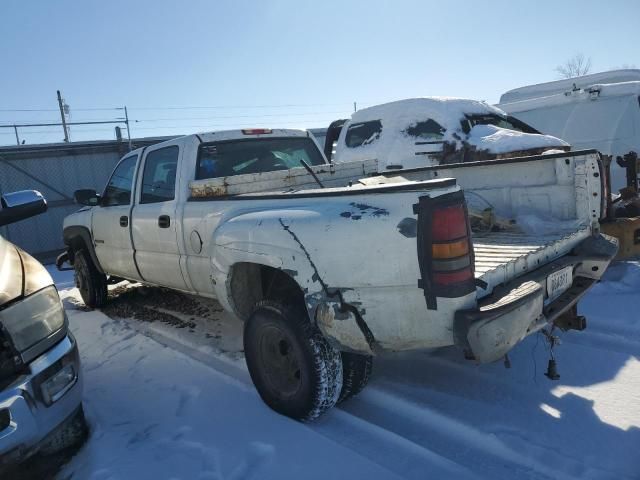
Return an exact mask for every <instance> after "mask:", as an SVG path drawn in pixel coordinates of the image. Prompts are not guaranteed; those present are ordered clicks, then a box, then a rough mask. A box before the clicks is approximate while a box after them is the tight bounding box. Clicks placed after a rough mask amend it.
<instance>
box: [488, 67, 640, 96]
mask: <svg viewBox="0 0 640 480" xmlns="http://www.w3.org/2000/svg"><path fill="white" fill-rule="evenodd" d="M637 81H640V70H639V69H625V70H612V71H609V72H600V73H592V74H590V75H583V76H581V77H575V78H567V79H564V80H556V81H553V82H545V83H538V84H535V85H527V86H524V87H519V88H514V89H512V90H509V91H508V92H505V93H503V94H502V96H501V97H500V103H501V104H503V103H512V102H519V101H522V100H527V99H530V98H539V97H547V96H550V95H554V94H558V93H564V92H567V91H570V90H572V89H574V88H576V89H581V88H582V89H586V88H588V87H590V86H593V85H596V84H603V83H626V82H637Z"/></svg>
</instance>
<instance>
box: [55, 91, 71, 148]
mask: <svg viewBox="0 0 640 480" xmlns="http://www.w3.org/2000/svg"><path fill="white" fill-rule="evenodd" d="M57 92H58V106H59V107H60V117H61V118H62V128H63V130H64V141H65V142H69V132H68V131H67V120H66V119H65V118H64V107H63V106H62V95H60V90H58V91H57Z"/></svg>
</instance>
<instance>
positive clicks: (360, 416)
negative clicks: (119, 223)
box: [54, 262, 640, 480]
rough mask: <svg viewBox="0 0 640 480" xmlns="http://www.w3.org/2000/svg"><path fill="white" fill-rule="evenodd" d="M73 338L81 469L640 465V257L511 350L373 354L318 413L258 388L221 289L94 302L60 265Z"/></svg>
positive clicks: (123, 474) (100, 474)
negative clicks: (486, 361)
mask: <svg viewBox="0 0 640 480" xmlns="http://www.w3.org/2000/svg"><path fill="white" fill-rule="evenodd" d="M54 275H55V277H56V282H57V284H58V286H59V288H60V290H61V295H62V296H63V298H64V302H65V306H66V308H67V312H68V316H69V321H70V324H71V329H72V331H73V332H74V334H75V335H76V337H77V339H78V343H79V347H80V352H81V357H82V362H83V370H84V379H85V391H84V407H85V411H86V414H87V418H88V421H89V423H90V427H91V435H90V438H89V440H88V442H87V443H86V444H85V446H84V447H82V449H81V450H80V451H79V452H78V453H77V454H76V455H75V456H74V457H73V458H72V460H71V461H70V462H69V463H68V464H67V465H66V466H65V467H64V468H63V469H62V470H61V472H59V474H58V478H61V479H67V478H74V479H75V478H77V479H96V480H99V479H100V480H101V479H105V480H106V479H129V478H138V479H141V478H153V479H160V478H167V479H236V478H260V479H262V478H278V479H285V478H322V479H326V478H491V479H512V478H549V479H551V478H553V479H569V478H582V479H600V478H605V479H607V478H611V479H614V478H615V479H622V478H640V459H639V457H638V446H639V445H640V361H639V358H640V317H638V315H637V308H638V303H639V301H640V263H637V262H625V263H618V264H614V265H612V266H611V267H610V269H609V271H608V272H607V274H606V277H605V280H604V281H603V282H601V283H600V284H599V285H596V286H595V287H594V288H593V289H592V290H591V291H590V292H589V294H588V296H587V297H586V298H585V300H583V302H582V304H581V312H580V313H582V314H583V315H586V316H587V321H588V328H587V330H585V331H584V332H568V333H559V334H558V335H559V337H560V339H561V342H562V343H561V344H560V345H559V346H557V347H556V349H555V356H556V359H557V361H558V371H559V373H560V375H561V378H560V380H559V381H556V382H552V381H550V380H548V379H547V378H546V377H545V376H544V375H543V374H544V372H545V370H546V368H547V361H548V359H549V351H548V346H547V343H546V342H545V340H544V338H543V337H542V335H541V334H538V335H534V336H532V337H530V338H528V339H527V340H525V341H524V342H523V343H522V344H521V345H519V346H518V347H516V349H515V350H514V351H513V352H512V354H511V355H510V359H511V368H509V369H507V368H505V366H504V365H503V364H502V363H496V364H491V365H483V366H476V365H474V364H472V363H470V362H468V361H465V360H464V359H463V356H462V354H461V352H460V351H459V350H457V349H455V348H448V349H440V350H434V351H429V352H419V353H410V354H407V353H404V354H396V355H388V356H385V357H382V358H376V360H375V363H374V373H373V378H372V380H371V383H370V384H369V386H368V387H367V388H366V389H365V390H364V392H363V393H362V394H361V395H359V396H358V397H356V398H354V399H352V400H350V401H348V402H346V403H345V404H343V405H341V406H340V408H336V409H333V410H332V411H330V412H329V413H328V414H327V415H325V416H324V417H322V418H320V419H319V420H318V421H316V422H315V423H312V424H302V423H298V422H295V421H293V420H290V419H288V418H285V417H282V416H280V415H278V414H276V413H274V412H273V411H271V410H270V409H269V408H267V407H266V406H265V405H264V404H263V403H262V401H261V400H260V398H259V396H258V394H257V393H256V391H255V390H254V388H253V386H252V384H251V381H250V379H249V375H248V373H247V371H246V367H245V364H244V358H243V354H242V341H241V332H242V326H241V325H240V323H239V322H238V321H236V320H234V319H233V318H231V317H230V316H228V315H227V314H226V313H224V312H222V310H221V309H220V307H219V306H218V305H217V304H215V303H214V302H201V301H199V300H196V299H194V298H192V297H188V296H183V295H180V294H175V293H170V292H166V291H164V290H156V289H149V288H142V287H138V286H130V287H123V286H120V287H116V289H115V290H112V292H111V295H112V297H113V301H112V304H111V305H110V306H109V307H107V308H106V309H105V310H104V311H102V312H101V311H87V310H86V309H85V308H84V306H83V305H82V303H81V301H80V300H79V296H78V293H77V291H76V290H75V289H73V284H72V278H71V276H70V275H67V274H60V273H57V272H56V273H55V274H54Z"/></svg>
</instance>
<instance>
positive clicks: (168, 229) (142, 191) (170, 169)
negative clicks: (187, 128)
mask: <svg viewBox="0 0 640 480" xmlns="http://www.w3.org/2000/svg"><path fill="white" fill-rule="evenodd" d="M179 155H180V147H178V145H171V146H168V147H160V148H152V147H151V148H148V149H147V150H146V154H145V155H144V158H143V160H142V162H143V163H142V168H140V172H141V174H140V175H138V177H139V178H138V181H137V183H138V188H137V190H136V191H137V192H138V193H137V194H136V197H137V200H136V202H135V206H134V207H133V212H132V222H131V227H132V229H131V232H132V236H133V245H134V248H135V256H136V262H137V264H138V268H139V269H140V274H141V275H142V278H143V279H144V280H146V281H148V282H150V283H155V284H157V285H162V286H166V287H172V288H178V289H187V285H186V283H185V281H184V278H183V276H182V271H181V269H180V251H179V249H178V235H177V227H178V223H179V221H178V219H177V218H176V205H177V200H176V173H177V168H178V158H179Z"/></svg>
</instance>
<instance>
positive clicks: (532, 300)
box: [455, 282, 544, 363]
mask: <svg viewBox="0 0 640 480" xmlns="http://www.w3.org/2000/svg"><path fill="white" fill-rule="evenodd" d="M543 302H544V292H543V289H542V287H541V286H540V285H539V284H538V283H537V282H525V283H523V284H522V285H520V286H519V287H518V288H516V289H514V290H512V291H511V292H509V293H508V294H507V295H505V296H504V297H502V298H501V299H499V300H498V301H497V302H494V303H492V304H489V305H484V306H481V307H480V308H479V309H474V310H462V311H459V312H457V313H456V322H455V324H456V327H455V329H456V337H457V338H456V339H457V342H458V343H462V344H463V346H466V347H467V348H469V349H470V350H471V352H472V353H473V356H474V357H475V359H476V360H477V361H478V362H479V363H489V362H494V361H496V360H500V359H501V358H502V357H504V355H505V354H506V353H507V352H508V351H509V350H511V349H512V348H513V347H514V346H515V345H516V343H518V342H519V341H520V340H522V339H523V338H524V337H525V336H526V335H527V334H528V333H529V329H530V327H531V326H532V324H533V323H534V322H535V321H536V320H538V319H539V318H540V316H541V315H542V309H543Z"/></svg>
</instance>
